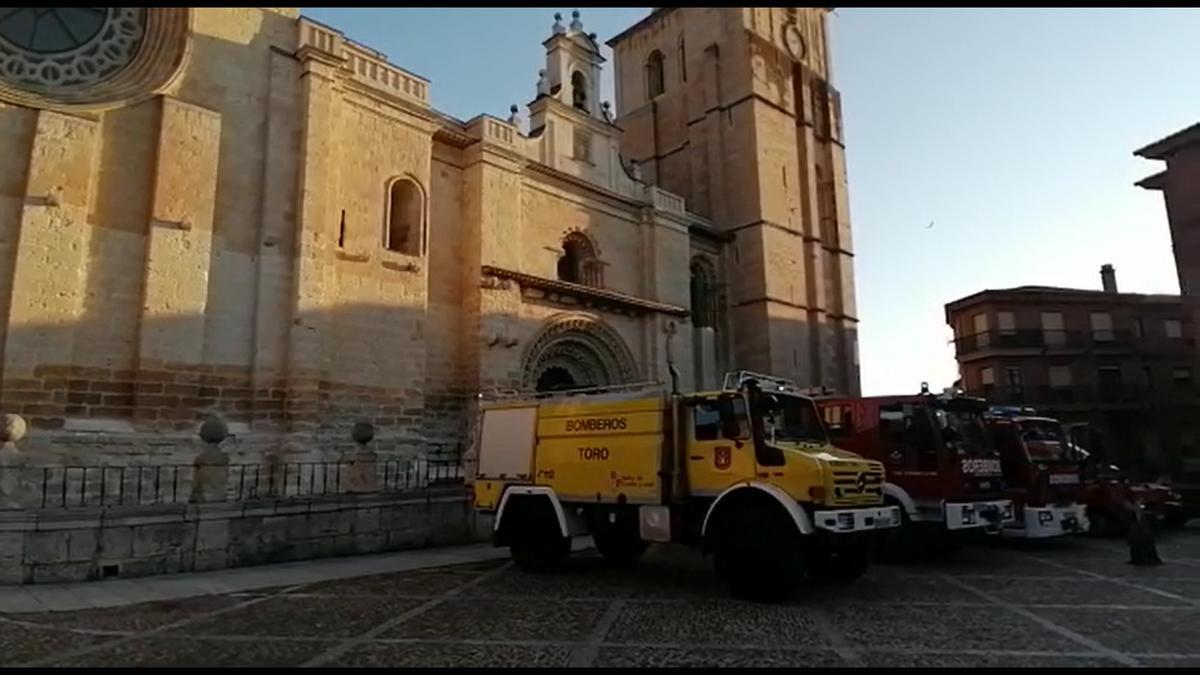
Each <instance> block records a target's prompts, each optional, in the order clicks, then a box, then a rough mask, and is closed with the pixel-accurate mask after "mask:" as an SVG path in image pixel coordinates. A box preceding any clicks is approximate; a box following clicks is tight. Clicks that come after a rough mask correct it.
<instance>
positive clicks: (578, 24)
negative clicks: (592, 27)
mask: <svg viewBox="0 0 1200 675" xmlns="http://www.w3.org/2000/svg"><path fill="white" fill-rule="evenodd" d="M571 30H573V31H577V32H579V31H582V30H583V22H582V21H580V20H579V10H575V11H574V12H571Z"/></svg>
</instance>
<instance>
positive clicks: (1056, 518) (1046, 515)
mask: <svg viewBox="0 0 1200 675" xmlns="http://www.w3.org/2000/svg"><path fill="white" fill-rule="evenodd" d="M1088 525H1089V523H1088V517H1087V507H1086V506H1084V505H1083V504H1070V505H1067V506H1026V507H1025V508H1024V509H1022V517H1021V519H1020V520H1017V521H1014V522H1013V523H1012V524H1009V525H1005V526H1004V536H1005V537H1013V538H1017V539H1045V538H1046V537H1060V536H1062V535H1064V534H1075V533H1084V532H1087V531H1088Z"/></svg>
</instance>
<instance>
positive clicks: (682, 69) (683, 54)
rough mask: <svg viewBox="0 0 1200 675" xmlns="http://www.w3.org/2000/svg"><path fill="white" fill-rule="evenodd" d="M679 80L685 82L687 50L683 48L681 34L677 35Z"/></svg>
mask: <svg viewBox="0 0 1200 675" xmlns="http://www.w3.org/2000/svg"><path fill="white" fill-rule="evenodd" d="M679 81H680V82H687V51H686V50H685V49H684V48H683V36H682V35H680V36H679Z"/></svg>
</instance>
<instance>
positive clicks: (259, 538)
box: [0, 489, 491, 584]
mask: <svg viewBox="0 0 1200 675" xmlns="http://www.w3.org/2000/svg"><path fill="white" fill-rule="evenodd" d="M490 531H491V524H490V517H488V516H480V515H477V514H476V512H475V511H474V509H473V508H472V507H471V504H470V501H469V499H468V498H467V496H466V495H465V494H463V493H462V491H461V489H458V490H445V491H440V492H438V491H434V492H428V493H425V494H420V495H404V494H397V495H391V496H380V495H371V496H354V495H342V496H339V497H335V498H328V499H311V500H297V499H288V500H259V501H248V502H241V503H228V502H226V503H216V504H172V505H163V506H136V507H112V506H110V507H103V508H100V507H93V508H75V509H47V510H40V511H13V512H0V584H30V583H32V584H40V583H61V582H74V581H91V580H96V579H102V578H108V577H142V576H149V575H154V574H175V573H182V572H203V571H207V570H216V569H224V568H228V567H243V566H248V565H260V564H266V563H275V562H284V561H289V560H304V559H310V558H322V557H330V556H340V555H361V554H366V553H378V552H382V551H396V550H403V549H413V548H422V547H426V546H438V545H448V544H458V543H466V542H473V541H486V540H487V539H488V538H489V537H490Z"/></svg>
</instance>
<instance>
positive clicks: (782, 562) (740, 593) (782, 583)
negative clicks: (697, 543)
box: [713, 501, 805, 602]
mask: <svg viewBox="0 0 1200 675" xmlns="http://www.w3.org/2000/svg"><path fill="white" fill-rule="evenodd" d="M716 525H717V526H718V529H717V531H716V532H715V533H714V534H715V541H714V542H713V567H714V568H715V570H716V572H717V577H718V578H720V579H721V581H722V583H724V584H725V586H726V587H727V588H728V589H729V591H730V592H731V593H732V594H733V595H734V597H737V598H741V599H743V600H751V601H754V602H783V601H786V600H789V599H791V598H792V597H793V596H794V595H795V593H796V590H797V588H798V587H799V585H800V582H801V581H802V580H803V578H804V572H805V564H804V563H805V561H804V556H803V548H802V546H801V541H800V540H801V537H800V533H799V532H798V531H797V530H796V527H795V525H794V524H793V523H791V522H790V521H788V520H785V518H784V517H783V514H782V513H781V512H780V510H779V509H778V508H766V507H764V506H762V505H759V504H755V503H753V502H748V501H747V502H742V503H740V504H737V505H732V504H731V505H730V507H729V508H727V510H726V511H725V512H724V514H723V516H722V518H721V519H720V521H719V522H718V523H717V524H716Z"/></svg>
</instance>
